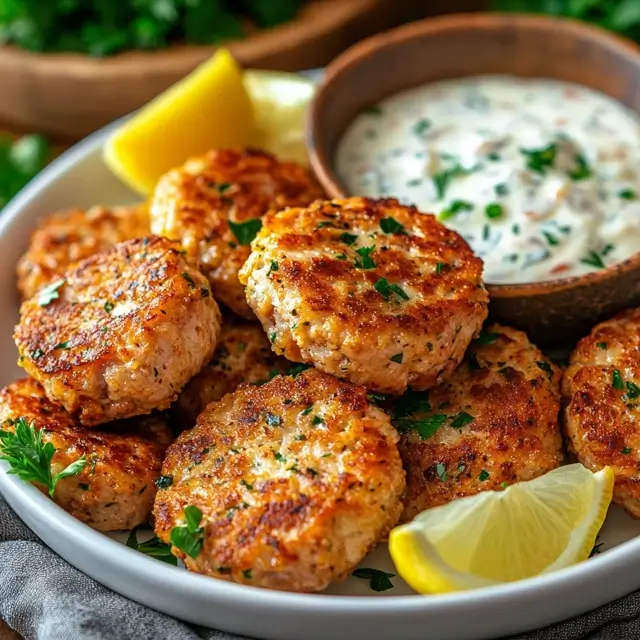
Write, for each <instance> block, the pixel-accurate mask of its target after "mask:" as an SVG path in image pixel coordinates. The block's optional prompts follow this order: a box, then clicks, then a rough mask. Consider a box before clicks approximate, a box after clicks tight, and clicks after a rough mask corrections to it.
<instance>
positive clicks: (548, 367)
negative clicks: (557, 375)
mask: <svg viewBox="0 0 640 640" xmlns="http://www.w3.org/2000/svg"><path fill="white" fill-rule="evenodd" d="M536 364H537V365H538V369H541V370H542V371H544V372H545V373H546V374H547V377H548V378H549V380H551V378H553V369H552V368H551V365H550V364H549V363H548V362H545V361H544V360H539V361H538V362H536Z"/></svg>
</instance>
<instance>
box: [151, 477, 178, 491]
mask: <svg viewBox="0 0 640 640" xmlns="http://www.w3.org/2000/svg"><path fill="white" fill-rule="evenodd" d="M154 484H155V485H156V487H158V489H168V488H169V487H170V486H171V485H172V484H173V476H158V477H157V478H156V479H155V480H154Z"/></svg>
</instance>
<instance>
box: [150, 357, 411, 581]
mask: <svg viewBox="0 0 640 640" xmlns="http://www.w3.org/2000/svg"><path fill="white" fill-rule="evenodd" d="M397 437H398V436H397V434H396V432H395V430H394V429H393V428H392V427H391V424H390V422H389V418H388V416H387V415H386V414H385V413H383V412H382V411H380V410H379V409H377V408H376V407H375V406H373V405H370V404H369V403H368V401H367V397H366V391H365V389H364V388H362V387H356V386H353V385H351V384H348V383H345V382H341V381H339V380H338V379H336V378H334V377H333V376H329V375H327V374H324V373H321V372H320V371H317V370H314V369H310V370H308V371H305V372H304V373H302V374H300V375H299V376H297V377H296V378H295V379H294V378H292V377H289V376H278V377H276V378H274V379H273V380H271V381H270V382H268V383H267V384H264V385H262V386H252V385H243V386H241V387H240V388H239V389H238V390H237V391H236V392H235V393H232V394H229V395H227V396H225V397H224V398H223V399H222V400H221V401H220V402H216V403H213V404H211V405H209V407H207V409H206V410H205V412H204V413H203V414H202V415H201V416H200V417H199V418H198V422H197V425H196V427H195V428H194V429H193V430H192V431H189V432H187V433H184V434H182V435H181V436H180V437H179V438H178V440H176V442H175V444H174V445H173V446H171V447H170V448H169V450H168V452H167V457H166V458H165V462H164V465H163V468H162V473H163V475H169V476H172V478H173V483H172V484H171V486H170V488H168V489H166V490H162V491H159V492H158V495H157V497H156V503H155V506H154V514H155V518H156V527H155V528H156V533H157V534H158V536H159V537H160V539H161V540H163V541H165V542H168V541H169V537H170V532H171V530H172V528H173V527H175V526H183V525H184V515H183V514H184V509H185V507H187V506H195V507H197V508H198V509H200V511H201V512H202V513H203V519H202V523H201V526H202V527H203V528H204V540H203V544H202V550H201V551H200V553H199V554H198V555H197V557H196V558H191V557H189V556H185V554H184V553H183V552H181V551H179V550H178V549H177V548H176V547H174V548H173V552H174V553H175V554H176V555H177V556H178V557H179V558H182V559H183V560H184V561H185V564H186V566H187V568H188V569H190V570H192V571H197V572H199V573H204V574H207V575H210V576H214V577H218V578H222V579H225V580H233V581H235V582H242V583H245V584H252V585H256V586H261V587H266V588H269V589H281V590H284V591H321V590H323V589H324V588H326V587H327V585H328V584H329V583H331V582H334V581H337V580H342V579H343V578H345V577H347V576H348V575H349V574H350V573H351V571H352V570H353V569H354V568H355V566H356V565H357V564H358V563H359V562H360V561H361V560H362V558H363V557H364V555H365V554H366V553H367V552H368V551H369V549H370V548H371V547H372V546H373V545H374V544H375V543H376V542H377V541H378V540H380V539H381V538H382V537H383V536H385V535H386V534H387V532H388V531H389V530H390V528H391V527H392V526H393V525H395V523H396V521H397V519H398V516H399V514H400V511H401V509H402V506H401V504H400V496H401V494H402V491H403V489H404V472H403V471H402V463H401V461H400V456H399V454H398V448H397V446H396V441H397Z"/></svg>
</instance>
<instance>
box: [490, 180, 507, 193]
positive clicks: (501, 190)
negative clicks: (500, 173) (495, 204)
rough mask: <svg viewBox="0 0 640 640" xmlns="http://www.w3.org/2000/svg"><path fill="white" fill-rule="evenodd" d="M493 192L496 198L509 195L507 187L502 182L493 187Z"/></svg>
mask: <svg viewBox="0 0 640 640" xmlns="http://www.w3.org/2000/svg"><path fill="white" fill-rule="evenodd" d="M493 190H494V191H495V192H496V195H497V196H508V195H509V187H508V186H507V185H506V184H505V183H504V182H501V183H500V184H497V185H496V186H495V187H493Z"/></svg>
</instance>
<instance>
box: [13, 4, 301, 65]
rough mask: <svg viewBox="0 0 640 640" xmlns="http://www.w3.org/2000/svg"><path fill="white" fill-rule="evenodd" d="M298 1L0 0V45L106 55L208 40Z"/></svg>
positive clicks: (257, 23)
mask: <svg viewBox="0 0 640 640" xmlns="http://www.w3.org/2000/svg"><path fill="white" fill-rule="evenodd" d="M301 4H302V0H0V44H2V43H14V44H16V45H18V46H20V47H22V48H24V49H28V50H29V51H37V52H41V51H50V52H55V51H77V52H81V53H88V54H89V55H93V56H105V55H109V54H113V53H117V52H118V51H122V50H124V49H158V48H162V47H166V46H167V45H168V44H170V43H171V42H187V43H190V44H212V43H216V42H220V41H223V40H227V39H230V38H239V37H242V36H243V35H246V34H247V33H248V32H249V31H250V30H251V28H255V27H272V26H275V25H277V24H280V23H282V22H287V21H289V20H291V19H292V18H293V17H294V16H295V14H296V12H297V11H298V9H299V8H300V5H301Z"/></svg>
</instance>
